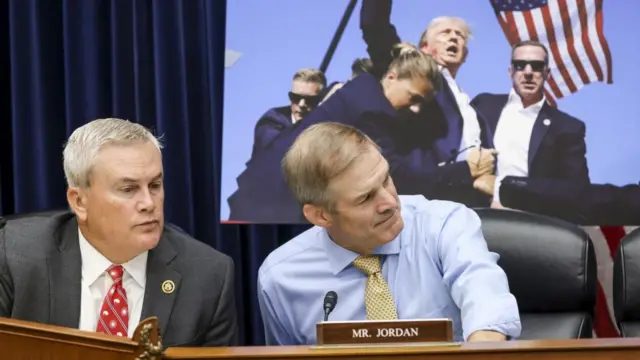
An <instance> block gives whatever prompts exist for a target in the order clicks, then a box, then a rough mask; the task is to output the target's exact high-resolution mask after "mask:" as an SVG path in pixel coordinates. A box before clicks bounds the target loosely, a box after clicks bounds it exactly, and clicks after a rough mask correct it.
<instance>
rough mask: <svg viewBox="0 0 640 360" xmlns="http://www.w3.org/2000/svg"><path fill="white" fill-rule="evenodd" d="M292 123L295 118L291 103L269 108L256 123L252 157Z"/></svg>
mask: <svg viewBox="0 0 640 360" xmlns="http://www.w3.org/2000/svg"><path fill="white" fill-rule="evenodd" d="M291 125H293V119H292V116H291V106H290V105H288V106H280V107H276V108H272V109H269V110H268V111H267V112H266V113H264V114H263V115H262V116H261V117H260V119H259V120H258V122H257V123H256V127H255V129H254V135H253V152H252V154H251V157H254V156H255V155H256V154H258V153H259V152H261V151H263V150H264V149H265V148H266V147H267V146H268V145H269V144H270V143H271V141H272V140H273V139H275V138H276V136H278V135H279V134H280V132H281V131H282V130H284V129H286V128H287V127H289V126H291Z"/></svg>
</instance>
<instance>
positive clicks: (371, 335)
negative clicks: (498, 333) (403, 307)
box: [316, 319, 453, 345]
mask: <svg viewBox="0 0 640 360" xmlns="http://www.w3.org/2000/svg"><path fill="white" fill-rule="evenodd" d="M316 332H317V334H316V343H317V344H318V345H341V344H363V343H367V344H384V343H429V342H439V343H446V342H452V341H453V324H452V322H451V320H450V319H428V320H384V321H371V320H365V321H327V322H321V323H318V324H317V325H316Z"/></svg>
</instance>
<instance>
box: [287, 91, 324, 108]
mask: <svg viewBox="0 0 640 360" xmlns="http://www.w3.org/2000/svg"><path fill="white" fill-rule="evenodd" d="M303 99H304V102H305V103H306V104H307V106H310V107H314V106H318V104H319V103H320V100H322V97H321V96H320V95H301V94H296V93H294V92H292V91H289V100H291V103H293V104H300V101H302V100H303Z"/></svg>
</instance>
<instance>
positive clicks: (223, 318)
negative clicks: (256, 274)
mask: <svg viewBox="0 0 640 360" xmlns="http://www.w3.org/2000/svg"><path fill="white" fill-rule="evenodd" d="M225 259H226V260H227V261H226V265H225V267H224V268H225V274H224V283H223V285H222V291H221V292H220V301H219V302H218V307H217V309H216V311H215V312H214V314H213V318H212V319H211V325H210V326H209V330H208V331H207V333H206V335H205V339H204V343H203V344H202V346H237V345H238V319H237V314H236V305H235V304H236V301H235V286H234V282H235V276H234V263H233V260H232V259H231V258H230V257H227V256H225Z"/></svg>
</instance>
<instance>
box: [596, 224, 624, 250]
mask: <svg viewBox="0 0 640 360" xmlns="http://www.w3.org/2000/svg"><path fill="white" fill-rule="evenodd" d="M600 230H602V234H603V235H604V238H605V240H607V245H608V246H609V252H610V253H611V257H612V258H613V257H614V256H615V255H616V251H618V246H620V241H621V240H622V238H623V237H624V236H625V235H627V232H626V231H625V230H624V227H622V226H601V227H600Z"/></svg>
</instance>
